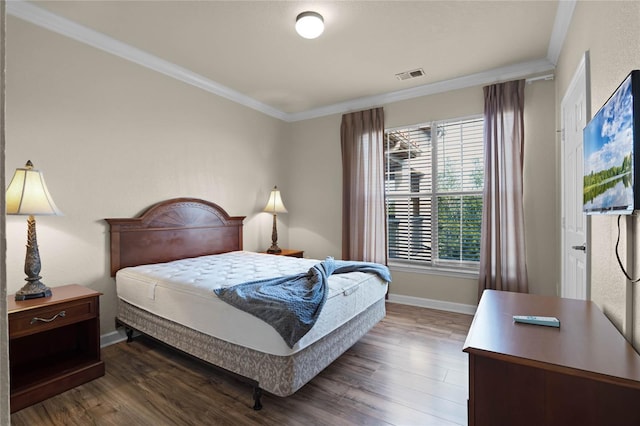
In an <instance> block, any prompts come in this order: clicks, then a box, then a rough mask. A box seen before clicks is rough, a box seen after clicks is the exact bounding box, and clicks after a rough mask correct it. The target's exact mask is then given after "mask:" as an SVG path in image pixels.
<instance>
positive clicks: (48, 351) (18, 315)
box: [7, 284, 104, 413]
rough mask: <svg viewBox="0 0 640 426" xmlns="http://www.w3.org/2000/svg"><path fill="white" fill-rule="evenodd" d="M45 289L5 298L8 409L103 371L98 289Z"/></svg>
mask: <svg viewBox="0 0 640 426" xmlns="http://www.w3.org/2000/svg"><path fill="white" fill-rule="evenodd" d="M51 291H52V293H53V294H52V296H51V297H45V298H39V299H32V300H23V301H16V300H14V296H13V295H10V296H8V297H7V311H8V314H9V369H10V376H11V377H10V380H11V386H10V388H11V396H10V404H11V412H12V413H13V412H16V411H18V410H20V409H22V408H24V407H27V406H29V405H32V404H35V403H36V402H40V401H42V400H44V399H47V398H49V397H51V396H53V395H56V394H59V393H61V392H64V391H66V390H69V389H71V388H73V387H75V386H78V385H80V384H82V383H85V382H88V381H90V380H93V379H95V378H97V377H100V376H103V375H104V362H103V361H102V360H101V359H100V295H101V293H99V292H97V291H94V290H91V289H89V288H86V287H83V286H80V285H76V284H72V285H66V286H61V287H53V288H52V289H51Z"/></svg>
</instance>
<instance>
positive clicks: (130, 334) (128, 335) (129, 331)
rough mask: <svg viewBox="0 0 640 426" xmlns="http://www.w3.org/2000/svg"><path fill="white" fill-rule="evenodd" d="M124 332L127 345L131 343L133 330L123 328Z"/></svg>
mask: <svg viewBox="0 0 640 426" xmlns="http://www.w3.org/2000/svg"><path fill="white" fill-rule="evenodd" d="M124 332H125V333H127V343H131V342H133V328H129V327H125V328H124Z"/></svg>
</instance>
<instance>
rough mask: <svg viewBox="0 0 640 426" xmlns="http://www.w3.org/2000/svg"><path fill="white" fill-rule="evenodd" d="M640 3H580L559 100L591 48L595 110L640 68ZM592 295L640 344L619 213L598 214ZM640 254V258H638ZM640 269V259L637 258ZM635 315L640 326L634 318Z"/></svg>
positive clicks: (632, 249)
mask: <svg viewBox="0 0 640 426" xmlns="http://www.w3.org/2000/svg"><path fill="white" fill-rule="evenodd" d="M639 21H640V2H617V1H594V2H577V5H576V9H575V12H574V15H573V19H572V22H571V25H570V27H569V33H568V35H567V38H566V41H565V44H564V47H563V49H562V51H561V54H560V57H559V61H558V65H557V76H558V79H557V80H558V84H557V90H556V105H557V106H558V108H557V111H558V115H557V120H558V123H559V122H560V116H559V111H560V108H559V105H560V102H561V100H562V97H563V96H564V94H565V92H566V90H567V87H568V85H569V82H570V81H571V78H572V76H573V74H574V73H575V70H576V69H577V67H578V64H579V62H580V60H581V58H582V56H583V54H584V52H585V51H589V57H590V73H591V80H590V84H591V109H592V111H591V112H592V113H593V112H595V111H597V110H598V109H599V108H600V107H601V106H602V104H603V103H604V102H605V101H606V100H607V99H608V98H609V96H610V95H611V94H612V93H613V91H614V90H615V89H616V88H617V87H618V85H619V84H620V83H621V82H622V80H623V79H624V77H625V76H626V75H627V74H628V73H629V72H630V71H631V70H633V69H638V68H640V50H639V49H638V46H640V25H638V22H639ZM590 220H591V229H592V232H591V239H590V241H589V242H588V244H590V246H591V296H592V300H593V301H594V302H596V303H597V304H598V305H599V306H600V308H601V309H602V310H603V311H604V313H605V314H606V315H607V316H608V317H609V318H610V319H611V320H612V322H613V323H614V324H615V326H616V327H617V328H618V329H619V330H620V331H621V332H622V333H623V334H625V335H626V336H627V338H629V339H630V340H631V339H632V338H633V341H634V346H635V347H636V348H639V347H640V315H638V313H640V299H639V297H640V292H638V291H637V290H636V288H637V284H636V285H635V286H632V285H630V284H628V283H627V282H626V279H625V277H624V274H623V273H622V271H621V270H620V268H619V267H618V264H617V261H616V258H615V254H614V253H615V251H614V247H615V239H616V234H617V225H616V220H617V217H612V216H598V217H592V218H591V219H590ZM626 225H630V226H635V229H636V230H640V227H639V226H638V225H639V224H638V223H637V219H625V220H623V223H622V232H621V233H622V237H623V239H622V241H621V257H622V258H623V259H625V263H626V267H627V268H628V269H629V270H633V266H634V265H633V262H631V263H627V262H626V257H627V254H628V253H629V255H631V256H632V255H633V254H634V253H640V251H638V250H639V249H640V246H639V244H640V238H638V231H635V235H632V237H633V238H632V241H629V245H628V246H629V251H627V241H626V239H625V238H624V236H625V234H626ZM637 257H638V256H637V254H636V258H637ZM635 271H636V273H635V274H634V275H636V276H637V275H639V274H640V264H638V263H637V262H636V265H635ZM633 318H635V326H634V323H633V321H634V320H633Z"/></svg>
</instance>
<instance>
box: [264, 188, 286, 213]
mask: <svg viewBox="0 0 640 426" xmlns="http://www.w3.org/2000/svg"><path fill="white" fill-rule="evenodd" d="M264 211H265V212H269V213H286V212H287V209H286V208H285V207H284V204H283V203H282V198H281V197H280V190H278V187H277V186H274V187H273V189H272V190H271V195H269V201H267V206H266V207H265V208H264Z"/></svg>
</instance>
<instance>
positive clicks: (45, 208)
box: [6, 161, 62, 300]
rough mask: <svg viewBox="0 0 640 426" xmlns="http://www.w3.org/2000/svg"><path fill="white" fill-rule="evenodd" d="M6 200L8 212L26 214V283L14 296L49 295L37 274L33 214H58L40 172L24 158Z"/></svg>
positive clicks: (38, 272) (38, 260)
mask: <svg viewBox="0 0 640 426" xmlns="http://www.w3.org/2000/svg"><path fill="white" fill-rule="evenodd" d="M6 204H7V214H8V215H23V216H29V217H28V218H27V255H26V258H25V262H24V273H25V274H27V278H25V281H27V284H25V285H24V287H22V288H21V289H20V290H19V291H18V292H16V300H27V299H37V298H39V297H49V296H51V289H50V288H49V287H47V286H46V285H44V284H43V283H42V282H41V281H40V278H42V277H41V276H40V253H39V252H38V240H37V238H36V219H35V218H34V216H36V215H55V216H59V215H62V213H61V212H60V210H58V207H56V205H55V203H54V202H53V199H52V198H51V194H49V190H48V189H47V185H46V183H45V182H44V176H43V175H42V173H41V172H40V171H39V170H35V169H34V168H33V164H32V163H31V161H27V164H26V165H25V166H24V168H20V169H16V172H15V174H14V175H13V179H11V183H10V184H9V187H8V188H7V193H6Z"/></svg>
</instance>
